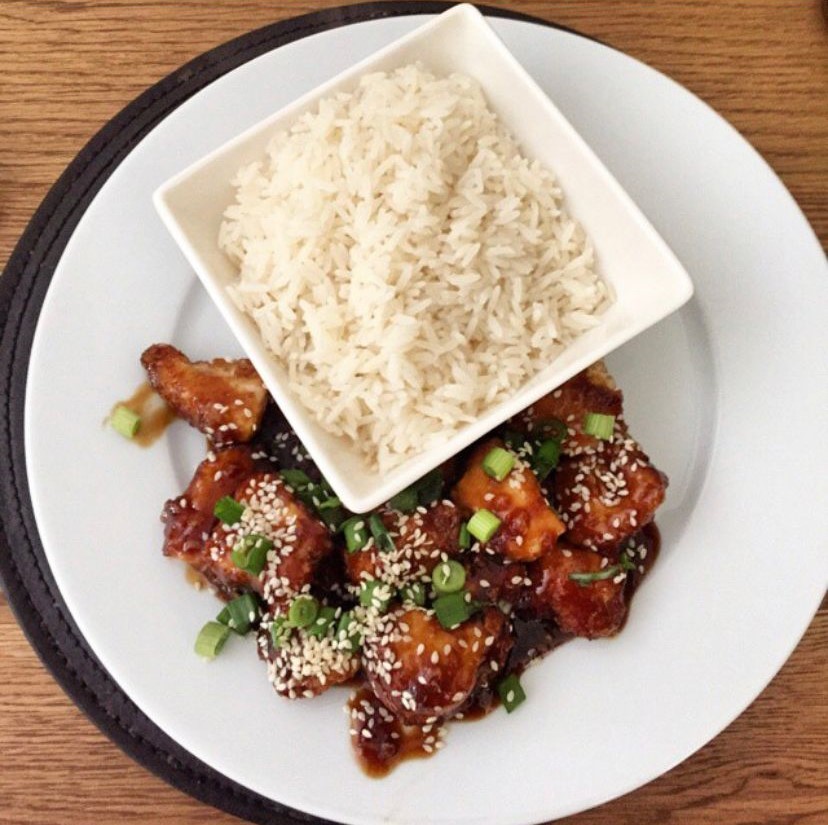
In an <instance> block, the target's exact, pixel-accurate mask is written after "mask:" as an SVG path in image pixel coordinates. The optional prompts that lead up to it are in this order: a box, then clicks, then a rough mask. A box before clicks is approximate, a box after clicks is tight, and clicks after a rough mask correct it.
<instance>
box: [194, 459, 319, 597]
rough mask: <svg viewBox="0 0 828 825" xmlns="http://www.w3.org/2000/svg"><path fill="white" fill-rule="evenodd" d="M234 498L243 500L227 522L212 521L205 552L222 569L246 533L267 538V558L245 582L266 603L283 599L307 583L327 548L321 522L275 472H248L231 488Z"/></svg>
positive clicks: (294, 594)
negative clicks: (236, 514) (238, 514)
mask: <svg viewBox="0 0 828 825" xmlns="http://www.w3.org/2000/svg"><path fill="white" fill-rule="evenodd" d="M234 498H235V499H236V501H238V502H239V503H241V504H243V505H244V512H243V514H242V517H241V520H240V521H238V522H237V523H236V524H232V525H228V524H222V523H217V524H216V526H215V527H214V529H213V531H212V534H211V535H210V540H209V541H208V543H207V552H208V553H209V555H210V558H211V559H213V561H214V563H215V564H216V565H218V566H219V567H221V568H222V569H224V568H225V567H228V566H235V565H234V564H233V561H232V559H231V553H232V551H233V549H234V548H235V547H236V546H237V545H238V544H239V543H240V542H241V541H242V540H243V539H244V538H245V537H246V536H250V535H255V536H262V537H264V538H265V539H267V540H269V541H271V542H272V543H273V547H272V549H271V550H270V551H269V552H268V555H267V563H266V565H265V568H264V570H263V571H262V572H261V574H260V575H259V576H258V577H251V580H250V585H251V587H252V589H254V590H255V591H256V592H257V593H260V594H261V595H263V596H264V598H265V600H266V601H267V602H268V604H270V605H280V604H285V603H286V602H288V601H290V600H291V599H292V598H294V597H295V596H296V595H298V594H299V593H301V592H303V591H306V590H308V589H309V588H310V585H311V582H312V581H313V578H314V574H315V572H316V569H317V567H318V566H319V564H320V562H321V561H322V560H323V559H324V558H325V556H326V555H327V554H328V553H330V552H331V548H332V543H331V537H330V533H329V532H328V529H327V527H325V525H324V524H322V522H321V521H319V519H317V518H316V517H315V516H313V515H312V514H311V513H310V512H309V511H308V509H307V508H306V507H305V505H304V504H302V502H300V501H299V500H298V499H297V498H295V497H294V496H293V494H292V493H291V492H290V491H289V490H288V488H287V487H286V486H285V484H284V482H283V481H282V479H281V478H280V477H279V476H278V475H276V474H275V473H268V472H258V473H254V474H253V475H251V476H249V477H248V478H246V479H245V480H244V482H243V483H242V484H241V485H240V486H239V488H238V489H237V490H236V491H235V495H234Z"/></svg>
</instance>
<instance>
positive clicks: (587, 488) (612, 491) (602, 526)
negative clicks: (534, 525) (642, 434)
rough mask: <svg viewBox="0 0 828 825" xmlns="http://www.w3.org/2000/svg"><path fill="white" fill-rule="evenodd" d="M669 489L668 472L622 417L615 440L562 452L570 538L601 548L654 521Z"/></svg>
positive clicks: (562, 493)
mask: <svg viewBox="0 0 828 825" xmlns="http://www.w3.org/2000/svg"><path fill="white" fill-rule="evenodd" d="M666 490H667V477H666V476H665V475H664V474H663V473H660V472H659V471H658V470H656V469H655V467H653V465H652V464H651V463H650V460H649V458H648V457H647V455H646V453H644V451H643V450H642V449H641V447H640V446H639V445H638V443H637V442H636V441H635V440H634V439H633V438H631V437H630V436H629V435H627V434H626V427H625V426H624V424H623V422H622V421H620V420H619V421H617V422H616V429H615V433H614V435H613V438H612V441H600V442H598V444H597V445H596V446H595V447H586V448H584V449H583V450H582V451H581V452H580V453H579V454H578V455H575V456H571V457H566V458H563V459H562V460H561V463H560V466H559V467H558V471H557V473H556V475H555V483H554V492H555V504H556V506H557V508H558V512H560V514H561V518H562V519H563V521H564V523H565V524H566V531H567V532H566V537H567V539H568V540H569V541H570V542H572V543H574V544H580V545H582V546H583V547H587V548H589V549H590V550H598V551H600V552H603V553H608V552H612V551H613V550H615V549H617V548H618V546H619V545H620V544H621V542H622V541H624V540H625V539H627V538H629V537H630V536H631V535H633V533H636V532H637V531H638V530H640V529H641V528H642V527H643V526H644V525H645V524H648V523H649V522H651V521H652V520H653V517H654V516H655V511H656V509H657V508H658V507H659V506H660V505H661V503H662V502H663V501H664V495H665V492H666Z"/></svg>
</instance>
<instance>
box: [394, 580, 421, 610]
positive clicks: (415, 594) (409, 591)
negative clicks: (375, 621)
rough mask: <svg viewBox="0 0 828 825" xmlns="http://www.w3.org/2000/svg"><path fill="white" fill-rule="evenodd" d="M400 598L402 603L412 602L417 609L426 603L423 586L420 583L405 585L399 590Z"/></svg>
mask: <svg viewBox="0 0 828 825" xmlns="http://www.w3.org/2000/svg"><path fill="white" fill-rule="evenodd" d="M400 598H401V599H402V600H403V601H404V602H412V603H413V604H416V605H418V606H419V607H423V605H425V603H426V589H425V585H424V584H422V583H421V582H412V583H411V584H407V585H405V587H403V588H402V590H400Z"/></svg>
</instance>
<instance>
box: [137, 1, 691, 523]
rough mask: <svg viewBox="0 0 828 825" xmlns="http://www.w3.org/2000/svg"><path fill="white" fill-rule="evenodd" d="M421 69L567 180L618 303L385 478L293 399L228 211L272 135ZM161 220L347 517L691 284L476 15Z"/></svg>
mask: <svg viewBox="0 0 828 825" xmlns="http://www.w3.org/2000/svg"><path fill="white" fill-rule="evenodd" d="M415 61H422V62H423V63H424V64H425V65H426V66H428V67H429V68H430V69H431V70H433V71H435V72H436V73H438V74H450V73H452V72H460V73H463V74H467V75H470V76H472V77H474V78H475V79H476V80H477V81H478V82H479V83H480V84H481V86H482V88H483V90H484V92H485V94H486V96H487V99H488V101H489V104H490V105H491V106H492V108H493V109H494V110H495V111H496V112H497V114H498V115H499V116H500V118H501V119H502V120H503V122H504V123H505V124H506V125H507V126H508V127H509V128H510V129H511V131H512V132H513V133H514V134H515V136H516V137H517V139H518V141H519V142H520V144H521V145H522V147H523V150H524V151H525V152H526V153H527V154H528V155H530V156H532V157H535V158H537V159H539V160H540V161H541V162H542V163H544V164H545V165H546V166H548V167H549V168H550V169H552V170H553V171H554V172H555V173H556V175H557V176H558V178H559V180H560V182H561V186H562V188H563V191H564V194H565V198H566V202H567V207H568V209H569V211H570V213H571V214H572V215H573V216H574V217H575V218H576V219H577V220H578V221H579V222H580V223H581V224H582V226H583V227H584V229H585V231H586V233H587V235H588V236H589V237H590V238H591V240H592V242H593V244H594V247H595V250H596V254H597V257H598V262H599V267H600V271H601V273H602V275H603V276H604V277H605V278H606V280H607V281H608V282H609V283H610V285H611V287H612V289H613V291H614V293H615V303H614V304H613V305H612V307H611V308H610V309H609V310H608V311H607V312H606V314H605V315H604V318H603V319H602V323H601V324H600V326H599V327H597V328H596V329H594V330H591V331H590V332H589V333H587V334H585V335H583V336H582V337H581V338H579V339H578V340H576V341H575V342H574V343H573V344H572V345H571V346H569V347H568V348H567V349H566V350H565V351H564V352H563V353H562V354H561V355H560V356H559V357H558V358H557V359H556V360H555V361H554V362H553V363H552V364H550V365H549V366H548V367H547V368H546V369H545V370H543V371H542V372H541V373H539V374H538V375H537V376H536V377H535V378H534V379H533V380H531V381H530V382H529V383H527V385H525V386H524V387H523V388H522V389H521V390H520V391H519V392H518V393H516V394H515V395H514V396H513V397H512V398H510V399H508V400H507V401H505V402H503V403H500V404H498V405H496V406H494V407H492V408H490V409H489V410H488V411H487V412H486V413H485V414H484V415H483V416H481V417H480V418H479V419H478V420H477V421H475V422H474V423H472V424H469V425H467V426H466V427H464V428H462V429H461V430H460V431H459V432H458V433H457V434H456V435H455V436H453V437H452V438H450V439H447V440H446V441H445V443H444V444H443V445H441V446H440V447H438V448H434V449H431V450H428V451H424V452H422V453H420V454H418V455H416V456H414V457H412V458H411V459H409V460H408V461H407V462H405V463H404V464H402V465H401V466H399V467H397V468H396V469H395V470H393V471H392V472H390V473H388V474H386V475H380V474H379V473H377V472H374V471H371V470H370V469H369V468H368V467H367V465H366V464H365V462H364V460H363V458H362V457H361V456H360V454H359V453H358V452H357V451H356V450H355V449H354V448H353V447H352V446H351V445H349V444H347V443H345V442H344V441H343V440H342V439H340V438H336V437H334V436H332V435H330V434H329V433H327V432H325V431H324V430H323V429H322V428H321V427H320V426H319V425H318V424H317V423H316V421H315V420H314V418H313V417H312V415H311V414H310V413H309V412H308V411H307V410H306V409H305V408H304V407H303V406H302V405H301V404H300V403H299V401H298V400H297V399H296V398H295V396H294V395H293V393H292V392H291V389H290V386H289V382H288V380H287V376H286V373H285V371H284V369H283V368H282V366H281V365H280V363H279V361H278V359H277V358H275V357H274V356H273V355H272V354H271V353H270V352H269V351H268V350H267V349H266V347H265V346H264V343H263V341H262V339H261V337H260V335H259V332H258V330H257V328H256V326H255V324H254V323H253V322H252V321H251V320H250V319H249V318H248V317H247V316H245V315H244V314H243V313H242V312H240V311H239V310H238V309H237V307H236V306H235V305H234V304H233V302H232V301H231V299H230V297H229V295H228V293H227V290H226V287H227V286H228V284H230V283H231V282H232V281H233V279H234V278H235V277H236V271H235V269H234V266H233V265H232V264H231V262H230V261H229V260H228V259H227V258H226V257H225V256H224V254H223V253H222V252H221V251H220V250H219V248H218V243H217V238H218V231H219V226H220V224H221V219H222V214H223V212H224V210H225V208H226V207H227V205H228V204H230V203H231V202H232V201H233V198H234V192H233V188H232V186H231V185H230V181H231V179H232V178H233V176H234V175H235V173H236V171H237V170H238V169H239V168H240V167H242V166H243V165H245V164H246V163H250V162H252V161H254V160H256V159H258V158H260V157H261V156H262V155H263V154H264V151H265V147H266V145H267V143H268V140H269V138H270V136H271V135H272V134H273V133H274V132H275V131H277V130H279V129H283V128H287V127H288V126H289V125H290V124H291V123H292V122H293V121H294V120H295V118H296V117H298V116H299V115H300V114H302V113H303V112H306V111H308V110H309V109H311V108H313V107H314V106H315V104H316V103H317V102H318V101H319V100H320V99H321V98H323V97H326V96H328V95H331V94H333V93H336V92H338V91H343V90H347V89H351V88H353V87H354V86H355V85H356V83H357V81H358V79H359V77H360V76H361V75H363V74H365V73H366V72H368V71H389V70H392V69H394V68H396V67H398V66H402V65H405V64H407V63H412V62H415ZM153 200H154V203H155V206H156V209H157V210H158V213H159V215H160V216H161V218H162V220H163V221H164V223H165V225H166V226H167V228H168V229H169V231H170V232H171V234H172V236H173V238H174V239H175V240H176V242H177V243H178V245H179V246H180V248H181V250H182V251H183V252H184V254H185V256H186V257H187V259H188V261H189V262H190V264H191V265H192V267H193V268H194V269H195V271H196V273H197V274H198V277H199V278H200V280H201V282H202V283H203V285H204V287H205V288H206V290H207V292H208V293H209V295H210V297H211V298H212V300H213V301H214V302H215V304H216V306H217V307H218V309H219V311H220V312H221V314H222V316H223V318H224V319H225V321H226V322H227V323H228V325H229V326H230V328H231V330H232V331H233V333H234V334H235V336H236V337H237V338H238V340H239V342H240V344H241V345H242V347H243V348H244V350H245V351H246V353H247V354H248V356H249V357H250V359H251V361H252V362H253V364H254V365H255V367H256V369H257V370H258V371H259V374H260V375H261V376H262V379H263V380H264V382H265V384H266V385H267V387H268V389H269V390H270V392H271V394H272V395H273V397H274V399H275V400H276V402H277V403H278V404H279V406H280V408H281V409H282V411H283V413H284V414H285V416H286V418H287V419H288V421H289V422H290V424H291V426H292V427H293V428H294V430H295V431H296V433H297V435H298V436H299V438H301V440H302V441H303V443H304V444H305V446H306V448H307V450H308V452H309V453H310V455H311V456H312V457H313V459H314V461H315V462H316V463H317V465H318V466H319V468H320V470H321V471H322V472H323V473H324V475H325V477H326V478H327V479H328V481H329V482H330V483H331V485H332V486H333V488H334V490H336V492H337V494H338V495H339V497H340V498H341V499H342V501H343V503H344V504H345V506H346V507H348V509H350V510H352V511H354V512H365V511H367V510H370V509H373V508H374V507H377V506H378V505H379V504H381V503H382V502H384V501H387V500H388V499H389V498H391V496H393V495H394V494H395V493H397V492H399V491H400V490H401V489H403V488H404V487H406V486H407V485H409V484H411V483H412V482H414V481H416V480H417V479H418V478H420V477H421V476H423V475H424V474H425V473H427V472H428V471H429V470H431V469H433V468H434V467H436V466H437V465H439V464H441V463H442V462H443V461H445V460H447V459H448V458H450V457H451V456H452V455H455V454H456V453H457V452H459V451H460V450H461V449H463V448H464V447H466V446H468V445H469V444H470V443H471V442H472V441H474V440H475V439H477V438H479V437H480V436H482V435H484V434H485V433H486V432H488V431H489V430H491V429H493V428H494V427H496V426H497V425H498V424H500V423H502V422H503V421H505V420H506V419H507V418H509V417H510V416H511V415H514V414H515V413H517V412H519V411H520V410H522V409H524V408H525V407H527V406H529V405H530V404H532V403H533V402H534V401H536V400H537V399H538V398H540V397H541V396H542V395H544V394H545V393H547V392H549V391H551V390H552V389H554V388H555V387H556V386H558V385H559V384H561V383H563V382H564V381H566V380H567V379H568V378H570V377H571V376H572V375H574V374H575V373H576V372H578V371H579V370H581V369H583V368H584V367H586V366H587V365H589V364H590V363H592V362H593V361H595V360H597V359H599V358H601V357H603V356H604V355H606V354H607V353H609V352H610V351H611V350H614V349H616V348H617V347H619V346H621V345H622V344H624V343H625V342H626V341H628V340H629V339H630V338H632V337H633V336H635V335H637V334H638V333H640V332H642V331H643V330H645V329H646V328H647V327H649V326H651V325H652V324H654V323H656V322H657V321H659V320H661V319H662V318H664V317H665V316H666V315H668V314H670V313H671V312H673V311H674V310H676V309H678V308H679V307H680V306H681V305H682V304H683V303H685V302H686V301H687V300H688V299H689V298H690V296H691V295H692V292H693V287H692V284H691V281H690V278H689V276H688V275H687V273H686V271H685V270H684V268H683V267H682V265H681V264H680V263H679V261H678V259H677V258H676V257H675V255H674V254H673V253H672V252H671V251H670V249H669V248H668V247H667V245H666V243H665V242H664V241H663V240H662V238H661V237H660V236H659V235H658V234H657V232H656V231H655V229H653V227H652V226H651V224H650V223H649V221H648V220H647V219H646V218H645V217H644V215H643V214H642V213H641V211H640V210H639V209H638V207H637V206H636V205H635V204H634V203H633V201H632V200H631V199H630V197H629V196H628V195H627V194H626V193H625V192H624V190H623V189H622V188H621V186H620V185H619V184H618V182H617V181H616V180H615V179H614V178H613V177H612V175H611V174H610V173H609V171H608V170H607V169H606V168H605V166H604V165H603V163H602V162H601V161H600V160H599V159H598V157H597V156H596V155H595V154H594V152H593V151H592V150H591V149H590V148H589V146H587V144H586V143H585V142H584V140H583V139H582V138H581V137H580V136H579V135H578V133H577V132H576V131H575V130H574V128H573V127H572V126H571V125H570V124H569V122H568V121H567V120H566V119H565V118H564V116H563V115H562V114H561V113H560V111H559V110H558V109H557V108H556V106H555V105H554V104H553V103H552V102H551V101H550V100H549V98H548V97H547V96H546V95H545V93H544V92H543V91H542V90H541V89H540V87H539V86H538V85H537V84H536V83H535V81H534V80H533V79H532V78H531V77H530V76H529V74H528V73H527V72H526V71H525V70H524V69H523V67H522V66H521V65H520V64H519V63H518V61H517V60H516V59H515V57H514V56H513V55H512V54H511V53H510V52H509V50H508V49H507V48H506V46H505V45H504V44H503V42H502V41H501V40H500V38H499V37H498V36H497V35H496V34H495V32H494V31H493V30H492V29H491V28H490V27H489V25H488V23H487V22H486V21H485V19H484V18H483V16H482V15H481V14H480V12H479V11H478V10H477V9H476V8H474V6H471V5H468V4H463V5H459V6H454V7H452V8H451V9H449V10H448V11H446V12H444V13H443V14H441V15H440V16H438V17H437V18H435V19H433V20H430V21H429V22H427V23H425V24H424V25H423V26H421V27H419V28H417V29H415V30H414V31H412V32H410V33H409V34H407V35H405V36H403V37H401V38H400V39H398V40H396V41H395V42H393V43H391V44H390V45H388V46H386V47H385V48H383V49H381V50H379V51H378V52H376V53H375V54H373V55H372V56H370V57H368V58H366V59H365V60H362V61H360V62H359V63H357V64H356V65H354V66H352V67H351V68H349V69H348V70H346V71H344V72H342V73H340V74H338V75H336V76H335V77H334V78H332V79H331V80H330V81H328V82H327V83H324V84H322V85H321V86H318V87H317V88H316V89H314V90H313V91H311V92H309V93H308V94H305V95H304V96H302V97H300V98H299V99H298V100H296V101H294V102H293V103H291V104H289V105H288V106H286V107H284V108H282V109H281V110H279V111H278V112H276V113H275V114H273V115H272V116H270V117H268V118H266V119H265V120H263V121H261V122H260V123H258V124H256V125H255V126H253V127H252V128H250V129H248V130H246V131H244V132H243V133H242V134H240V135H238V136H237V137H236V138H234V139H232V140H230V141H229V142H227V143H225V144H224V145H222V146H220V147H219V148H217V149H216V150H215V151H213V152H211V153H209V154H208V155H206V156H205V157H203V158H202V159H201V160H199V161H198V162H196V163H195V164H193V165H192V166H190V167H188V168H187V169H185V170H184V171H182V172H181V173H179V174H178V175H176V176H175V177H173V178H171V179H170V180H168V181H167V182H165V183H164V184H163V185H162V186H161V187H159V189H158V190H157V191H156V192H155V194H154V198H153Z"/></svg>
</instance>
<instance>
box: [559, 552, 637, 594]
mask: <svg viewBox="0 0 828 825" xmlns="http://www.w3.org/2000/svg"><path fill="white" fill-rule="evenodd" d="M626 570H635V565H634V564H633V563H632V562H631V561H630V559H629V558H628V557H627V556H626V555H624V554H622V555H621V561H620V563H619V564H610V565H608V566H607V567H604V568H603V569H601V570H595V571H594V572H588V573H570V574H569V578H570V579H572V581H574V582H576V583H577V584H579V585H580V586H581V587H586V586H587V585H588V584H592V583H593V582H601V581H606V579H612V578H614V577H615V576H617V575H618V574H619V573H623V572H624V571H626Z"/></svg>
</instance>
